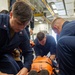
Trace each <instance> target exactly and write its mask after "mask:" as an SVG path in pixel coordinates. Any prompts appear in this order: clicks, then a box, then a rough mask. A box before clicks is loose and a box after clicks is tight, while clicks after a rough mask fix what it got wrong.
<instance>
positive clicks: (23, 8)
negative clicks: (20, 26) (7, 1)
mask: <svg viewBox="0 0 75 75" xmlns="http://www.w3.org/2000/svg"><path fill="white" fill-rule="evenodd" d="M12 13H13V16H14V17H15V18H18V19H19V21H20V22H22V23H25V22H26V21H30V20H31V18H32V10H31V7H30V6H29V5H28V4H26V3H25V2H24V1H17V2H15V3H14V4H13V5H12Z"/></svg>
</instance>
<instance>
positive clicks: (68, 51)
mask: <svg viewBox="0 0 75 75" xmlns="http://www.w3.org/2000/svg"><path fill="white" fill-rule="evenodd" d="M57 55H58V63H59V69H60V75H75V21H71V22H68V21H66V22H65V23H64V24H63V27H62V31H61V33H60V35H59V39H58V44H57Z"/></svg>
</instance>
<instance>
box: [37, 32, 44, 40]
mask: <svg viewBox="0 0 75 75" xmlns="http://www.w3.org/2000/svg"><path fill="white" fill-rule="evenodd" d="M44 37H45V34H44V33H43V32H38V33H37V39H38V40H39V41H42V40H43V38H44Z"/></svg>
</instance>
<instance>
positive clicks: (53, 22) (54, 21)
mask: <svg viewBox="0 0 75 75" xmlns="http://www.w3.org/2000/svg"><path fill="white" fill-rule="evenodd" d="M59 19H62V20H64V19H63V18H61V17H57V18H55V19H54V20H53V21H52V23H51V27H52V28H53V26H54V24H55V23H56V21H57V20H59Z"/></svg>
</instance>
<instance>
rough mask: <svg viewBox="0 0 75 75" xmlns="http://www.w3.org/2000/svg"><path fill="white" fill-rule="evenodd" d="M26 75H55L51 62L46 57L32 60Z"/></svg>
mask: <svg viewBox="0 0 75 75" xmlns="http://www.w3.org/2000/svg"><path fill="white" fill-rule="evenodd" d="M28 75H57V74H56V72H55V70H54V68H53V64H52V61H51V60H50V58H48V57H47V56H43V57H41V56H38V57H37V58H36V59H34V60H33V63H32V65H31V70H30V72H29V74H28Z"/></svg>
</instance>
